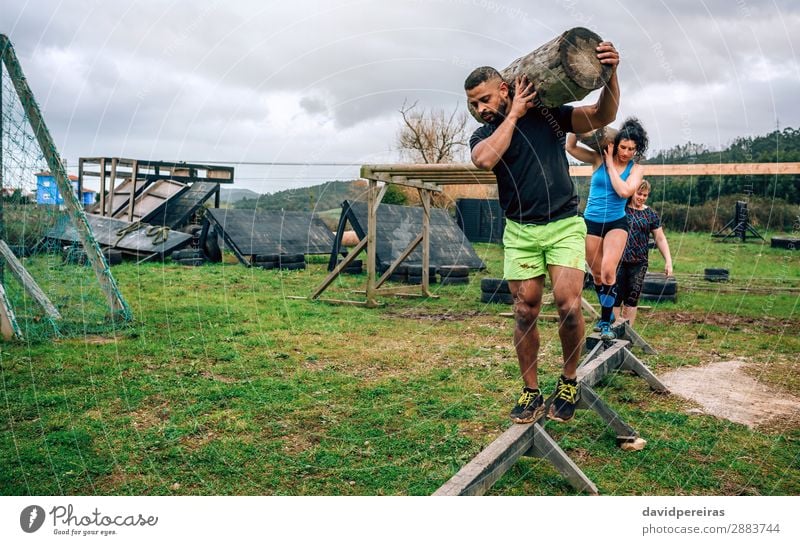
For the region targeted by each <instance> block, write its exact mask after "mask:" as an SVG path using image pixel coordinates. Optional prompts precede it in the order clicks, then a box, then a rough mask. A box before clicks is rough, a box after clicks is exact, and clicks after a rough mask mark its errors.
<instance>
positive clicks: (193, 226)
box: [181, 223, 203, 236]
mask: <svg viewBox="0 0 800 545" xmlns="http://www.w3.org/2000/svg"><path fill="white" fill-rule="evenodd" d="M202 230H203V226H202V225H198V224H197V223H190V224H189V225H187V226H185V227H181V233H186V234H187V235H192V236H194V235H196V234H197V233H199V232H200V231H202Z"/></svg>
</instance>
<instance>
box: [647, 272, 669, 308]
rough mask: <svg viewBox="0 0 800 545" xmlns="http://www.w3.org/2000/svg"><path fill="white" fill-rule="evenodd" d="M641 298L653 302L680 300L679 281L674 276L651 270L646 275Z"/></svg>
mask: <svg viewBox="0 0 800 545" xmlns="http://www.w3.org/2000/svg"><path fill="white" fill-rule="evenodd" d="M640 299H641V300H642V301H651V302H653V303H662V302H665V301H666V302H671V303H674V302H676V301H677V300H678V281H677V280H676V279H675V277H674V276H667V275H665V274H664V273H650V272H649V273H647V274H645V276H644V284H643V285H642V293H641V296H640Z"/></svg>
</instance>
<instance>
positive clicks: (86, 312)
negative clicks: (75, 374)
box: [0, 63, 118, 342]
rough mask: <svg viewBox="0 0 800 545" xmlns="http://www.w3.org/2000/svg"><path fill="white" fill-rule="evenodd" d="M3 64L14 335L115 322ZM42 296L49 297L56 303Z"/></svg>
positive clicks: (8, 301)
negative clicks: (67, 235)
mask: <svg viewBox="0 0 800 545" xmlns="http://www.w3.org/2000/svg"><path fill="white" fill-rule="evenodd" d="M0 67H2V124H0V131H2V132H0V137H1V138H0V140H1V141H2V154H1V159H2V209H0V210H1V211H2V213H1V215H0V239H2V240H3V241H4V242H5V243H6V244H7V246H8V249H10V251H11V252H12V253H13V254H14V255H15V256H16V257H17V260H18V263H19V264H20V265H22V269H21V268H20V267H19V266H18V265H17V264H16V263H14V262H13V261H15V260H13V259H11V258H8V256H5V255H3V253H2V252H0V266H1V267H2V271H1V272H2V274H1V275H0V283H1V284H2V286H3V291H4V292H5V302H2V301H0V303H2V304H3V306H4V309H10V313H9V312H8V310H6V311H5V312H6V314H10V315H11V318H12V320H10V321H11V322H12V323H11V325H12V328H13V330H14V336H15V337H16V338H18V339H22V340H25V341H28V342H36V341H40V340H43V339H52V338H53V337H54V336H77V335H85V334H92V333H94V334H96V333H102V332H106V331H109V330H112V329H115V328H116V327H118V324H116V323H115V322H114V321H113V320H111V319H110V318H111V313H110V308H111V307H110V306H109V305H108V302H107V299H106V297H105V296H104V294H103V291H102V290H101V289H100V284H99V282H98V278H97V276H96V274H95V272H94V270H93V268H92V267H91V266H90V265H89V264H88V259H87V258H86V253H85V252H84V250H83V248H82V246H81V243H80V242H79V241H74V242H73V241H70V240H65V239H64V238H63V233H64V232H65V229H66V230H68V231H72V232H73V233H74V231H75V230H74V229H67V228H68V227H69V226H70V224H71V221H70V217H69V215H68V214H67V210H66V207H65V205H64V203H63V196H62V195H61V193H60V192H59V191H58V189H57V186H56V183H55V177H54V176H52V175H50V173H49V172H48V168H47V161H46V160H45V155H44V153H43V151H42V149H41V148H40V146H39V143H38V141H37V139H36V136H35V133H34V131H33V128H32V126H31V123H30V120H29V118H28V116H27V115H26V111H25V108H24V107H23V105H22V103H21V102H20V99H19V96H18V95H17V91H16V90H15V88H14V85H13V82H12V80H11V78H10V76H9V72H8V70H7V68H6V66H5V64H4V63H0ZM59 237H61V238H59ZM90 237H91V234H90ZM23 269H24V270H23ZM26 271H27V274H28V275H29V276H27V275H26V274H25V272H26ZM30 279H32V280H33V282H31V281H30ZM37 287H38V289H40V290H41V293H40V294H39V293H37V291H36V288H37ZM42 296H44V299H43V298H42ZM42 301H49V303H51V306H49V307H48V305H46V304H42ZM4 309H0V310H4ZM53 311H55V312H53ZM14 322H15V323H14ZM7 323H8V321H7Z"/></svg>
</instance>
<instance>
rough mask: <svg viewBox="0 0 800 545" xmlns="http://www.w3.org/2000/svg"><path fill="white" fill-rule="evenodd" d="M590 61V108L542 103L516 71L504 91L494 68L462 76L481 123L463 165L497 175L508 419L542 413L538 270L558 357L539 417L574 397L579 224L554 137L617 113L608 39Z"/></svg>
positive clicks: (579, 322) (567, 414)
mask: <svg viewBox="0 0 800 545" xmlns="http://www.w3.org/2000/svg"><path fill="white" fill-rule="evenodd" d="M597 58H598V60H599V62H600V63H601V64H602V65H608V66H610V68H611V76H610V78H609V79H608V80H607V83H606V84H605V85H604V86H603V89H602V92H601V93H600V97H599V99H598V100H597V103H596V104H594V105H591V106H578V107H572V106H567V105H563V106H556V107H553V108H547V107H545V106H543V105H542V104H541V102H540V101H539V100H537V92H536V90H535V89H534V87H533V84H531V83H529V82H528V80H527V78H526V77H525V76H518V77H517V78H516V81H515V86H514V90H515V92H514V91H512V89H511V88H510V86H509V83H508V82H506V81H504V80H503V77H502V76H501V74H500V73H499V72H498V71H497V70H495V69H494V68H491V67H487V66H485V67H481V68H477V69H475V70H474V71H473V72H472V73H471V74H470V75H469V76H468V77H467V79H466V81H465V82H464V89H465V90H466V93H467V99H468V101H469V105H470V106H471V108H472V109H473V110H475V111H476V112H477V114H478V115H479V116H480V118H481V119H482V120H483V122H484V125H483V126H482V127H480V128H478V129H477V130H476V131H475V133H474V134H473V135H472V137H471V138H470V148H471V149H472V162H473V163H474V164H475V166H477V167H478V168H480V169H484V170H492V171H493V172H494V173H495V175H496V176H497V186H498V193H499V200H500V206H501V207H502V208H503V211H504V213H505V217H506V228H505V233H504V235H503V244H504V246H505V260H504V261H505V263H504V277H505V278H506V279H507V280H508V281H509V282H508V283H509V287H510V289H511V294H512V296H513V298H514V315H515V321H516V326H515V329H514V346H515V348H516V351H517V358H518V360H519V367H520V371H521V373H522V380H523V382H524V383H525V384H524V388H523V390H522V395H521V396H520V397H519V399H518V400H517V402H516V405H515V406H514V408H513V410H512V411H511V419H512V420H513V421H514V422H517V423H529V422H533V421H535V420H538V419H539V418H540V417H541V416H542V414H543V413H544V399H543V396H542V394H541V391H540V390H539V381H538V373H537V364H538V355H539V332H538V330H537V327H536V320H537V317H538V316H539V311H540V309H541V305H542V291H543V287H544V275H545V272H549V274H550V280H551V283H552V284H553V297H554V300H555V304H556V306H557V308H558V315H559V328H558V333H559V337H560V339H561V348H562V349H563V358H564V370H563V373H562V375H561V377H560V378H559V380H558V383H557V385H556V391H555V397H554V400H553V403H552V404H551V406H550V411H549V413H548V418H550V419H552V420H557V421H560V422H566V421H567V420H570V419H571V418H572V417H573V415H574V413H575V406H576V404H577V402H578V399H579V395H580V393H579V391H578V384H577V372H576V371H577V365H578V359H579V357H580V353H581V348H582V345H583V335H584V322H583V315H582V313H581V291H582V288H583V278H584V266H585V239H586V225H585V223H584V221H583V219H582V218H581V217H579V216H578V195H577V192H576V189H575V184H574V183H573V181H572V178H571V177H570V175H569V165H568V163H567V158H566V155H565V154H564V143H565V137H566V134H567V133H568V132H574V133H582V132H588V131H590V130H593V129H596V128H599V127H603V126H605V125H608V124H609V123H611V122H612V121H614V118H615V117H616V115H617V108H618V104H619V85H618V82H617V74H616V69H617V65H618V64H619V54H618V53H617V50H616V49H615V48H614V46H613V45H612V44H611V43H610V42H600V44H599V46H598V47H597Z"/></svg>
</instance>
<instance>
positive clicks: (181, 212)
mask: <svg viewBox="0 0 800 545" xmlns="http://www.w3.org/2000/svg"><path fill="white" fill-rule="evenodd" d="M219 189H220V186H219V184H218V183H212V182H195V183H193V184H192V185H191V186H190V187H189V189H188V190H187V191H185V192H183V193H181V194H180V195H178V196H177V197H174V198H172V199H170V200H168V201H167V202H166V203H164V206H162V207H161V208H159V209H158V210H155V211H153V212H152V213H151V214H149V215H148V216H147V217H146V218H145V221H146V222H147V223H149V224H151V225H164V226H167V227H169V228H170V229H178V228H179V227H183V226H184V225H186V224H187V223H188V222H189V220H190V219H191V217H192V215H194V213H195V212H197V211H198V210H199V209H200V207H202V206H203V203H205V202H206V201H207V200H209V199H210V198H211V197H214V202H215V205H216V206H219Z"/></svg>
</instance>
